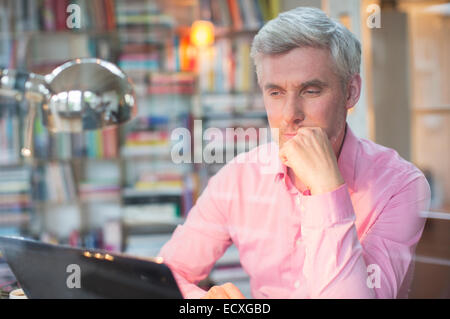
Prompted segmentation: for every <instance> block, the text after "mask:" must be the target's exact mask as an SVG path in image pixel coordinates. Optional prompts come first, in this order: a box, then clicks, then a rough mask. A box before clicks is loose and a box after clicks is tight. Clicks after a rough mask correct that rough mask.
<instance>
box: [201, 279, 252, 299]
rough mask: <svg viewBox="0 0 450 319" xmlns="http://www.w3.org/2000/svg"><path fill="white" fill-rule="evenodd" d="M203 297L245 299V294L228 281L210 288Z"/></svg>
mask: <svg viewBox="0 0 450 319" xmlns="http://www.w3.org/2000/svg"><path fill="white" fill-rule="evenodd" d="M202 299H245V296H244V295H243V294H242V293H241V291H240V290H239V289H238V288H237V287H236V286H235V285H233V284H232V283H230V282H227V283H226V284H224V285H221V286H214V287H212V288H211V289H209V290H208V292H207V293H206V295H205V296H203V297H202Z"/></svg>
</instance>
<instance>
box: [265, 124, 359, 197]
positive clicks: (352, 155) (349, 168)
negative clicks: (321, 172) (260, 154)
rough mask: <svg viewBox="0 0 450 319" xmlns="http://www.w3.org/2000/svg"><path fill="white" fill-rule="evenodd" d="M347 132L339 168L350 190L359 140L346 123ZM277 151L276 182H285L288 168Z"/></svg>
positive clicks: (352, 185) (352, 186)
mask: <svg viewBox="0 0 450 319" xmlns="http://www.w3.org/2000/svg"><path fill="white" fill-rule="evenodd" d="M346 127H347V132H346V133H345V138H344V142H343V145H342V149H341V153H340V154H339V158H338V167H339V171H340V172H341V175H342V178H344V180H345V183H346V184H347V186H348V187H349V189H351V190H353V188H354V173H355V164H356V153H357V150H358V143H359V139H358V137H356V136H355V134H354V133H353V131H352V130H351V128H350V126H349V125H348V123H346ZM275 149H276V151H275V152H273V153H272V154H274V155H275V158H273V160H274V161H275V163H276V167H277V169H276V171H275V172H276V173H275V181H280V180H284V179H285V178H286V175H287V166H286V165H284V164H283V163H282V162H281V160H280V158H279V157H278V146H276V147H275Z"/></svg>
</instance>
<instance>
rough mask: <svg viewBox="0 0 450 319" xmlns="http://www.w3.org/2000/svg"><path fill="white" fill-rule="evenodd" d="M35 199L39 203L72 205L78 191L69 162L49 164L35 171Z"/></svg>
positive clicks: (33, 183) (40, 166) (38, 167)
mask: <svg viewBox="0 0 450 319" xmlns="http://www.w3.org/2000/svg"><path fill="white" fill-rule="evenodd" d="M32 185H33V199H34V200H36V201H38V202H50V203H62V204H64V203H70V202H73V201H74V200H76V198H77V191H76V186H75V181H74V176H73V171H72V168H71V166H70V163H69V162H49V163H48V164H46V165H37V166H36V167H35V168H34V169H33V181H32Z"/></svg>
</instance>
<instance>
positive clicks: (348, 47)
mask: <svg viewBox="0 0 450 319" xmlns="http://www.w3.org/2000/svg"><path fill="white" fill-rule="evenodd" d="M360 57H361V49H360V44H359V42H358V40H357V39H356V38H355V37H354V36H353V35H352V34H351V33H350V32H349V31H348V30H347V29H345V28H344V27H343V26H341V25H340V24H338V23H336V22H333V21H332V20H330V19H329V18H328V17H327V16H326V15H325V14H324V13H323V12H322V11H320V10H318V9H312V8H297V9H294V10H291V11H289V12H285V13H282V14H280V15H279V16H278V17H277V18H276V19H274V20H272V21H270V22H268V23H267V24H266V25H265V26H264V27H263V28H262V29H261V30H260V31H259V33H258V34H257V35H256V37H255V39H254V42H253V46H252V58H253V59H254V62H255V65H256V71H257V75H258V83H259V85H260V87H261V89H262V92H263V98H264V104H265V108H266V111H267V115H268V119H269V124H270V127H271V129H272V130H273V137H274V139H275V141H278V143H269V144H266V145H262V146H260V147H258V148H255V149H253V150H251V151H250V152H248V153H244V154H241V155H239V156H237V157H236V158H235V159H234V160H233V161H231V162H230V163H229V164H227V165H226V166H225V167H224V168H222V169H221V170H220V171H219V172H218V173H217V174H216V175H215V176H213V177H212V178H211V179H210V181H209V183H208V186H207V188H206V189H205V191H204V192H203V194H202V195H201V196H200V197H199V199H198V201H197V203H196V205H195V206H194V207H193V208H192V210H191V211H190V213H189V215H188V217H187V220H186V222H185V224H184V225H183V226H178V228H177V229H176V231H175V232H174V234H173V236H172V239H171V240H170V241H169V242H168V243H167V244H166V245H165V246H164V247H163V248H162V250H161V252H160V255H161V256H162V257H163V258H164V261H165V263H166V264H168V265H169V267H170V268H171V269H172V271H173V272H174V274H175V276H176V279H177V281H178V283H179V285H180V287H181V290H182V292H183V294H184V296H185V297H186V298H243V297H244V296H243V295H242V294H241V292H240V291H239V290H238V289H237V287H235V286H234V285H233V284H231V283H227V284H226V285H222V286H216V287H213V288H211V289H210V290H209V291H208V292H206V291H204V290H202V289H200V288H198V287H197V286H196V285H195V284H196V283H197V282H198V281H200V280H201V279H203V278H205V277H206V276H207V275H208V273H209V271H210V270H211V268H212V267H213V266H214V263H215V262H216V260H217V259H218V258H220V257H221V256H222V254H223V253H224V252H225V250H226V249H227V247H229V245H231V243H234V244H235V245H236V246H237V248H238V249H239V255H240V260H241V265H242V267H243V268H244V270H245V271H246V272H247V273H248V274H249V276H250V279H251V287H252V296H253V297H254V298H374V297H378V298H398V297H406V296H407V291H408V287H409V285H410V282H411V274H412V265H413V260H412V258H413V254H414V249H415V246H416V244H417V242H418V241H419V239H420V237H421V234H422V230H423V227H424V220H423V219H422V218H420V217H419V212H420V211H421V210H426V209H427V206H428V203H429V199H430V189H429V186H428V183H427V181H426V179H425V177H424V176H423V174H422V173H421V172H420V171H419V170H418V169H417V168H416V167H415V166H414V165H412V164H411V163H409V162H407V161H405V160H404V159H402V158H401V157H399V155H398V154H397V153H396V152H395V151H394V150H391V149H388V148H385V147H383V146H380V145H377V144H375V143H373V142H371V141H369V140H366V139H359V138H357V137H356V136H355V135H354V134H353V132H352V131H351V129H350V127H349V126H348V125H347V124H346V116H347V111H348V110H349V109H350V108H352V107H353V106H354V105H355V104H356V102H357V101H358V99H359V96H360V91H361V78H360V76H359V66H360V59H361V58H360ZM261 154H263V155H261ZM264 154H266V155H264ZM264 156H266V157H265V158H264ZM258 157H259V158H258ZM261 157H262V158H261ZM256 158H258V160H255V159H256ZM267 162H269V163H270V165H273V166H274V167H275V170H267V169H266V168H267V167H266V166H267V165H265V164H264V163H267Z"/></svg>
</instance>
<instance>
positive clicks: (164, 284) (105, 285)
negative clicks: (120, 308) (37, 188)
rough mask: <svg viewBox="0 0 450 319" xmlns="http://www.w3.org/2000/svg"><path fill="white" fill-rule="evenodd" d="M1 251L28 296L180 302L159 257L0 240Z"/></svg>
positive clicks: (179, 295)
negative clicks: (147, 257)
mask: <svg viewBox="0 0 450 319" xmlns="http://www.w3.org/2000/svg"><path fill="white" fill-rule="evenodd" d="M0 250H1V251H2V253H3V256H4V258H5V260H6V262H7V263H8V265H9V267H10V268H11V270H12V272H13V273H14V275H15V276H16V279H17V281H18V282H19V283H20V285H21V287H22V288H23V290H24V292H25V294H26V295H27V296H28V298H76V299H87V298H88V299H91V298H158V299H162V298H171V299H172V298H173V299H180V298H182V294H181V292H180V290H179V288H178V286H177V284H176V281H175V279H174V277H173V274H172V272H171V271H170V269H169V268H168V267H167V266H166V265H165V264H164V263H163V262H162V260H159V259H158V258H156V259H148V260H147V259H141V258H135V257H130V256H125V255H121V254H113V253H109V252H104V251H99V250H85V249H81V248H73V247H69V246H62V245H51V244H46V243H42V242H39V241H34V240H30V239H24V238H17V237H1V236H0Z"/></svg>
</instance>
